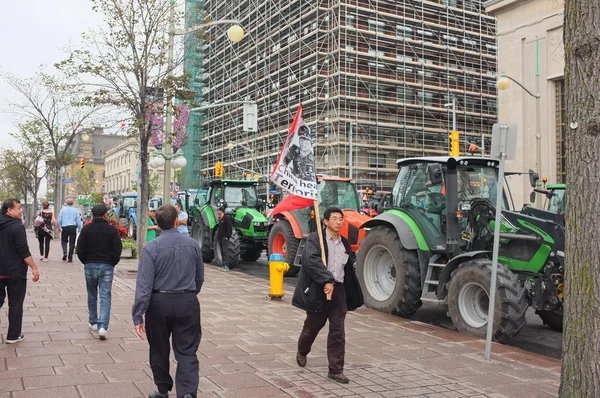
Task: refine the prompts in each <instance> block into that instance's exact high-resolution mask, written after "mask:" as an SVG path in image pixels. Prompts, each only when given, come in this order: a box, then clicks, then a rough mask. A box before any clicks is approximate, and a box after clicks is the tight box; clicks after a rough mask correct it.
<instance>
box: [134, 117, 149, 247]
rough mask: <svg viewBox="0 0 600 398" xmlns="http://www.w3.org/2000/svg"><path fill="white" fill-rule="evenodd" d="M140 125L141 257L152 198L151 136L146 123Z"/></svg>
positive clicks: (139, 232) (138, 211)
mask: <svg viewBox="0 0 600 398" xmlns="http://www.w3.org/2000/svg"><path fill="white" fill-rule="evenodd" d="M141 120H142V122H141V123H139V124H140V128H139V131H140V153H139V156H140V186H139V187H138V192H139V194H138V210H137V214H138V225H137V251H138V257H141V255H142V250H143V249H144V246H145V245H146V233H147V232H148V201H149V198H150V176H149V175H148V142H149V135H148V133H146V130H145V127H146V126H145V123H144V122H143V120H144V119H143V118H142V119H141Z"/></svg>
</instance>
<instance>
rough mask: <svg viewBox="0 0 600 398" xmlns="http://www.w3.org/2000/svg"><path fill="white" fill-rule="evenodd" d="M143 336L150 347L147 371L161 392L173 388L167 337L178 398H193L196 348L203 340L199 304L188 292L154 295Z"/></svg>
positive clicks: (196, 368) (197, 366)
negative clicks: (174, 362) (173, 360)
mask: <svg viewBox="0 0 600 398" xmlns="http://www.w3.org/2000/svg"><path fill="white" fill-rule="evenodd" d="M145 326H146V336H147V337H148V343H149V344H150V368H151V369H152V374H153V376H154V384H156V387H158V391H159V392H161V393H167V392H168V391H171V389H172V388H173V379H172V378H171V376H170V375H169V353H170V347H169V337H171V338H172V342H173V353H174V354H175V359H176V360H177V373H176V374H175V385H176V390H177V396H178V397H183V396H184V395H185V394H192V396H193V397H195V396H196V392H197V391H198V383H199V376H198V371H199V365H198V356H197V354H196V353H197V351H198V346H199V345H200V339H201V337H202V329H201V328H200V303H198V298H197V297H196V295H195V294H194V293H193V292H191V293H153V294H152V298H151V299H150V305H149V306H148V310H147V311H146V319H145Z"/></svg>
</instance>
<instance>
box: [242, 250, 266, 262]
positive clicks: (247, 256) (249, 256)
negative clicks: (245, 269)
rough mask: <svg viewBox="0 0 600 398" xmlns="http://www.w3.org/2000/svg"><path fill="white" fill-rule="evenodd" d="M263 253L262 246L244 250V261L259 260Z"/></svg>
mask: <svg viewBox="0 0 600 398" xmlns="http://www.w3.org/2000/svg"><path fill="white" fill-rule="evenodd" d="M261 255H262V248H258V247H252V248H249V249H248V250H244V251H243V252H242V260H244V261H258V259H259V258H260V256H261Z"/></svg>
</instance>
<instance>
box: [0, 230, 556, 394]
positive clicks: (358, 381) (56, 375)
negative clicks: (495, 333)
mask: <svg viewBox="0 0 600 398" xmlns="http://www.w3.org/2000/svg"><path fill="white" fill-rule="evenodd" d="M30 245H31V248H32V249H37V241H35V239H34V237H33V233H30ZM32 252H34V253H35V252H37V250H32ZM61 255H62V254H61V249H60V242H59V241H58V240H56V239H55V240H53V241H52V248H51V253H50V257H51V261H50V262H48V263H39V264H38V265H39V267H40V272H41V280H40V282H39V283H36V284H34V283H31V282H30V283H29V285H28V296H27V299H26V301H25V307H26V309H25V316H24V325H23V332H24V333H25V341H23V342H21V343H18V344H14V345H8V344H0V398H9V397H11V398H23V397H46V396H47V397H61V398H71V397H86V398H88V397H118V398H121V397H146V396H147V395H148V393H149V392H150V391H153V390H154V384H153V382H152V378H151V372H150V369H149V367H148V345H147V342H146V341H141V340H139V339H138V338H137V336H136V335H135V332H134V330H133V327H132V323H131V305H132V302H133V292H134V287H135V272H134V271H135V267H136V265H137V264H136V263H135V262H134V261H124V262H123V264H120V265H119V266H117V273H116V277H115V281H114V285H113V299H112V300H113V303H112V318H111V323H110V327H109V331H108V340H107V341H100V340H99V339H98V338H97V335H96V334H94V333H92V332H90V331H88V329H87V304H86V303H87V299H86V291H85V282H84V277H83V267H82V265H81V264H80V263H78V262H77V260H76V262H75V263H65V262H62V261H60V257H61ZM36 257H37V256H36ZM36 257H34V258H36ZM268 291H269V287H268V282H267V281H264V280H262V279H259V278H256V277H252V276H248V275H246V274H243V273H239V272H228V273H225V272H221V271H219V270H217V268H216V267H215V266H212V265H207V267H206V282H205V285H204V288H203V290H202V292H201V294H200V302H201V310H202V327H203V337H202V343H201V344H200V350H199V357H200V390H199V395H198V396H199V397H223V398H225V397H243V398H251V397H290V396H291V397H337V396H353V397H368V398H370V397H404V396H417V397H463V396H473V397H505V396H506V397H548V396H556V395H557V391H558V384H559V381H560V361H557V360H554V359H551V358H547V357H543V356H539V355H535V354H530V353H528V352H525V351H521V350H519V349H516V348H512V347H506V346H502V345H498V344H495V345H494V346H493V360H492V361H490V362H488V361H485V359H484V358H483V348H484V342H483V341H481V340H478V339H475V338H471V337H469V336H465V335H462V334H459V333H455V332H452V331H448V330H445V329H441V328H438V327H434V326H430V325H427V324H423V323H420V322H411V321H408V320H406V319H402V318H398V317H394V316H391V315H386V314H381V313H378V312H375V311H372V310H369V309H364V308H363V309H360V310H358V311H356V312H354V313H349V314H348V317H347V321H346V328H347V329H346V339H347V346H346V370H345V373H346V375H347V376H348V377H349V378H350V379H351V382H350V384H347V385H341V384H338V383H335V382H332V381H329V380H328V379H327V378H326V375H327V358H326V350H325V347H326V333H325V332H326V330H325V329H324V330H323V332H322V333H321V335H320V336H319V338H318V339H317V341H316V343H315V347H314V349H313V352H312V353H311V354H310V355H309V357H308V365H307V367H306V368H304V369H302V368H299V367H298V366H297V365H296V363H295V353H296V339H297V337H298V334H299V332H300V329H301V327H302V322H303V320H304V313H303V312H301V311H299V310H297V309H295V308H294V307H292V306H291V304H290V300H291V293H292V292H291V291H287V292H286V297H285V298H284V300H283V301H282V302H271V301H270V300H269V299H268V298H267V293H268ZM6 312H7V311H6V308H2V309H1V310H0V336H1V341H2V342H4V339H5V337H6V336H5V334H6V328H7V317H6ZM175 366H176V365H175V363H174V362H173V367H175ZM171 396H172V397H174V396H175V394H174V391H173V392H172V394H171Z"/></svg>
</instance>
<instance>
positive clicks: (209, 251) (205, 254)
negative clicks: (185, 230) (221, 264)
mask: <svg viewBox="0 0 600 398" xmlns="http://www.w3.org/2000/svg"><path fill="white" fill-rule="evenodd" d="M192 236H193V237H194V239H196V242H198V244H199V245H200V248H201V251H202V261H203V262H205V263H210V262H211V261H212V260H213V259H214V258H215V251H214V250H213V247H212V244H211V242H210V230H209V229H208V227H207V226H206V225H200V224H195V225H194V228H193V230H192Z"/></svg>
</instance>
